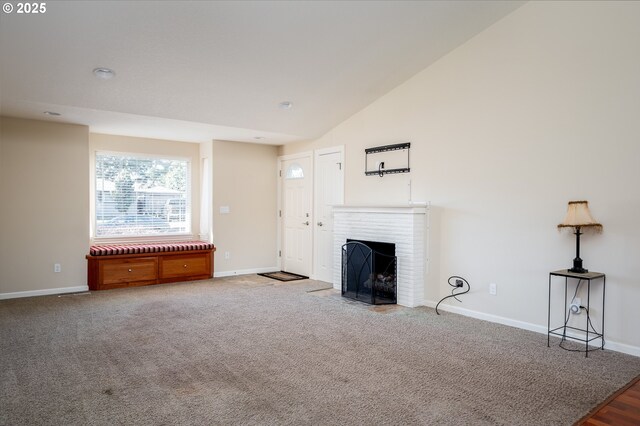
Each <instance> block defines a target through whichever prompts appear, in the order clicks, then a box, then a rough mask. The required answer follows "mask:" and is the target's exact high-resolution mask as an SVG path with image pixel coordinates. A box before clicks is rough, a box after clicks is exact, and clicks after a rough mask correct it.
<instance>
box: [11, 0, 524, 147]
mask: <svg viewBox="0 0 640 426" xmlns="http://www.w3.org/2000/svg"><path fill="white" fill-rule="evenodd" d="M521 4H522V2H507V1H460V2H457V1H424V2H420V1H410V2H403V1H374V2H369V1H313V2H306V1H297V2H294V1H282V2H274V1H256V2H253V1H251V2H249V1H246V2H243V1H230V2H224V1H215V2H214V1H210V2H206V1H200V2H195V1H194V2H187V1H157V2H153V1H147V2H137V1H82V2H81V1H55V2H53V1H50V2H47V3H46V8H47V9H46V12H45V13H43V14H38V15H33V14H29V15H27V14H17V13H16V11H15V10H14V11H13V13H10V14H7V13H2V15H1V16H0V36H1V39H2V40H1V45H0V49H1V51H0V60H1V62H2V65H1V76H0V89H1V91H0V101H1V103H0V108H1V109H0V112H1V113H2V114H3V115H8V116H14V117H24V118H37V119H43V120H54V121H59V122H69V123H78V124H86V125H89V126H90V129H91V131H92V132H98V133H109V134H124V135H130V136H142V137H152V138H161V139H175V140H186V141H193V142H199V141H205V140H211V139H226V140H238V141H250V142H262V143H270V144H283V143H287V142H291V141H297V140H302V139H310V138H315V137H318V136H320V135H322V134H323V133H325V132H327V131H328V130H330V129H331V128H332V127H334V126H335V125H337V124H339V123H340V122H342V121H343V120H345V119H347V118H348V117H349V116H351V115H352V114H354V113H356V112H357V111H359V110H360V109H362V108H364V107H365V106H366V105H368V104H370V103H371V102H373V101H374V100H375V99H377V98H379V97H380V96H382V95H384V94H385V93H386V92H388V91H389V90H391V89H393V88H394V87H395V86H397V85H399V84H400V83H402V82H403V81H405V80H407V79H408V78H410V77H411V76H413V75H414V74H416V73H417V72H419V71H420V70H422V69H424V68H425V67H427V66H429V65H430V64H432V63H433V62H434V61H436V60H437V59H438V58H440V57H442V56H443V55H444V54H446V53H447V52H449V51H451V50H452V49H455V48H456V47H458V46H459V45H461V44H462V43H464V42H465V41H466V40H468V39H470V38H471V37H473V36H474V35H476V34H477V33H479V32H480V31H482V30H484V29H485V28H487V27H488V26H490V25H491V24H493V23H494V22H496V21H498V20H499V19H501V18H502V17H504V16H505V15H507V14H508V13H510V12H511V11H513V10H515V9H516V8H517V7H519V6H520V5H521ZM96 67H108V68H111V69H113V70H114V71H115V72H116V76H115V77H114V78H113V79H111V80H107V81H105V80H100V79H98V78H96V77H95V76H94V75H93V74H92V70H93V69H94V68H96ZM282 101H290V102H292V103H293V107H292V108H290V109H288V110H283V109H281V108H278V104H279V103H280V102H282ZM44 111H54V112H58V113H60V114H62V115H61V116H59V117H48V116H46V115H43V112H44ZM257 137H264V139H260V140H258V139H255V138H257Z"/></svg>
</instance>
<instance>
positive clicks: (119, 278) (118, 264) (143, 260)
mask: <svg viewBox="0 0 640 426" xmlns="http://www.w3.org/2000/svg"><path fill="white" fill-rule="evenodd" d="M99 275H100V278H99V279H100V282H101V283H103V284H117V283H127V282H135V281H148V280H155V279H157V278H158V260H157V258H155V257H139V258H135V259H114V260H104V261H101V262H100V271H99Z"/></svg>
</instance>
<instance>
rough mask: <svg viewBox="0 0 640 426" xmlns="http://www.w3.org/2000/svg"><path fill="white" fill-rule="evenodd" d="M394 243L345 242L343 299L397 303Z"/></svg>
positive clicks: (343, 254)
mask: <svg viewBox="0 0 640 426" xmlns="http://www.w3.org/2000/svg"><path fill="white" fill-rule="evenodd" d="M396 270H397V258H396V256H395V244H389V243H378V242H371V241H354V240H347V243H346V244H344V245H343V246H342V296H344V297H348V298H350V299H355V300H359V301H361V302H365V303H370V304H372V305H386V304H394V303H396V300H397V289H396V284H397V278H396Z"/></svg>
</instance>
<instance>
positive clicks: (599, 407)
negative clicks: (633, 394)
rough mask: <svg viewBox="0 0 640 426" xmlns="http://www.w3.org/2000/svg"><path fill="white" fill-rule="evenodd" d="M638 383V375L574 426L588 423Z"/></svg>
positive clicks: (639, 378) (639, 376)
mask: <svg viewBox="0 0 640 426" xmlns="http://www.w3.org/2000/svg"><path fill="white" fill-rule="evenodd" d="M638 382H640V375H638V376H636V377H635V378H633V379H631V381H630V382H629V383H627V384H626V385H624V386H623V387H621V388H620V389H618V390H617V391H615V392H614V393H612V394H611V395H610V396H609V397H608V398H607V399H605V400H604V401H603V402H601V403H600V404H598V405H597V406H596V407H595V408H593V409H591V410H590V411H589V412H588V413H587V414H585V415H584V416H582V418H581V419H580V420H578V421H577V422H575V423H574V424H573V426H580V425H582V424H583V423H584V422H586V421H587V420H589V419H590V418H591V417H593V416H594V415H595V414H596V413H597V412H598V411H600V410H601V409H602V408H604V407H605V406H607V405H609V404H610V403H611V401H613V400H614V399H616V398H617V397H619V396H620V395H622V394H623V393H624V392H625V391H626V390H627V389H629V388H630V387H631V386H633V385H635V384H636V383H638Z"/></svg>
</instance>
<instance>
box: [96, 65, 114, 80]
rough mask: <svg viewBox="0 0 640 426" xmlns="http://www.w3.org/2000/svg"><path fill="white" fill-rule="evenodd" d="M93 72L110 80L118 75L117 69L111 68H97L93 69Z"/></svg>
mask: <svg viewBox="0 0 640 426" xmlns="http://www.w3.org/2000/svg"><path fill="white" fill-rule="evenodd" d="M93 74H94V75H95V76H96V77H98V78H101V79H102V80H110V79H112V78H113V77H114V76H115V75H116V73H115V71H113V70H111V69H109V68H96V69H94V70H93Z"/></svg>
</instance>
